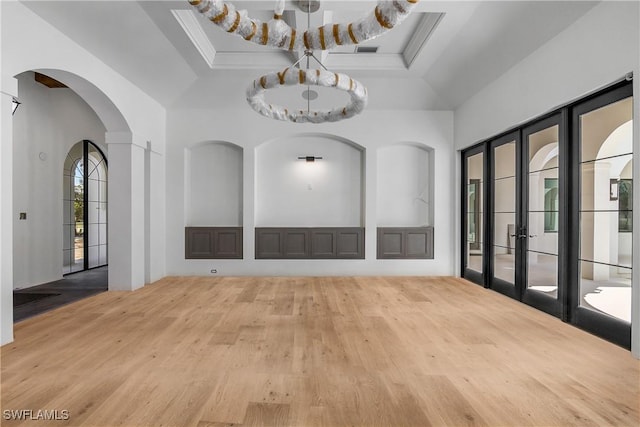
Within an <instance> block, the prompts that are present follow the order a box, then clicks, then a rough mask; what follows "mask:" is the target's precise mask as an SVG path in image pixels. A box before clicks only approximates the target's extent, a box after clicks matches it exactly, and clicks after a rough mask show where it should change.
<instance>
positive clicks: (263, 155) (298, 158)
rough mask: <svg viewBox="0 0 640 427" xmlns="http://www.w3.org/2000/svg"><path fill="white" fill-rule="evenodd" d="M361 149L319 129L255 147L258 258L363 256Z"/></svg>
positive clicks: (360, 257) (362, 152) (358, 257)
mask: <svg viewBox="0 0 640 427" xmlns="http://www.w3.org/2000/svg"><path fill="white" fill-rule="evenodd" d="M363 154H364V150H363V148H362V147H360V146H359V145H357V144H355V143H353V142H351V141H348V140H346V139H343V138H340V137H336V136H332V135H323V134H305V135H294V136H288V137H283V138H279V139H276V140H272V141H268V142H266V143H264V144H262V145H261V146H259V147H258V148H257V149H256V174H255V179H256V186H255V194H256V196H255V223H256V230H255V232H256V254H255V256H256V258H257V259H294V258H297V259H310V258H318V259H340V258H351V259H362V258H364V228H362V223H363V219H362V212H363V208H362V204H363V201H364V180H363Z"/></svg>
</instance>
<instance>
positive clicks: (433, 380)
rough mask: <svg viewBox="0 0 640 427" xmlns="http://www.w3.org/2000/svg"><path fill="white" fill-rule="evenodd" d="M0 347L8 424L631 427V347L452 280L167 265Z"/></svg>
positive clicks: (635, 414) (636, 365)
mask: <svg viewBox="0 0 640 427" xmlns="http://www.w3.org/2000/svg"><path fill="white" fill-rule="evenodd" d="M1 357H2V359H1V364H2V378H1V384H2V390H1V397H2V400H1V409H2V417H3V419H2V420H1V421H0V423H1V424H2V425H3V426H5V425H6V426H17V425H37V426H45V425H46V426H49V425H54V426H154V427H155V426H190V427H218V426H230V425H234V426H243V427H248V426H310V427H313V426H467V425H477V426H563V427H564V426H606V425H616V426H638V425H640V420H639V419H640V416H639V408H638V406H639V401H640V390H639V389H640V362H639V361H638V360H635V359H633V358H632V356H631V354H630V353H629V352H628V351H626V350H624V349H622V348H619V347H617V346H615V345H613V344H610V343H608V342H605V341H603V340H601V339H599V338H596V337H594V336H592V335H589V334H588V333H586V332H583V331H581V330H579V329H577V328H574V327H572V326H570V325H566V324H563V323H562V322H560V321H559V320H558V319H555V318H553V317H550V316H548V315H546V314H544V313H542V312H539V311H537V310H535V309H532V308H530V307H527V306H525V305H523V304H520V303H517V302H515V301H512V300H510V299H508V298H506V297H504V296H502V295H499V294H497V293H494V292H492V291H488V290H485V289H482V288H480V287H479V286H477V285H473V284H470V283H468V282H466V281H464V280H461V279H456V278H446V277H445V278H406V277H395V278H388V277H361V278H344V277H342V278H338V277H324V278H323V277H319V278H298V277H292V278H268V277H267V278H245V277H242V278H241V277H229V278H202V277H186V278H185V277H180V278H178V277H175V278H166V279H163V280H161V281H159V282H157V283H155V284H153V285H149V286H146V287H144V288H143V289H140V290H138V291H135V292H129V293H127V292H107V293H103V294H100V295H97V296H94V297H91V298H89V299H86V300H83V301H80V302H76V303H73V304H71V305H68V306H65V307H62V308H60V309H57V310H55V311H52V312H48V313H45V314H43V315H41V316H38V317H35V318H31V319H28V320H25V321H23V322H20V323H18V324H17V325H16V339H15V342H14V343H11V344H8V345H5V346H3V347H2V350H1ZM27 409H30V410H33V413H32V417H35V415H37V411H38V410H50V411H52V410H58V411H62V410H67V411H68V414H69V419H68V420H58V421H42V420H40V421H37V420H26V421H24V420H23V421H17V420H7V419H6V415H7V412H6V411H9V410H27Z"/></svg>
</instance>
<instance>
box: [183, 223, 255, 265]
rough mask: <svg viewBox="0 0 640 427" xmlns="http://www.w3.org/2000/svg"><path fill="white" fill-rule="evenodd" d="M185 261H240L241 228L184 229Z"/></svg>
mask: <svg viewBox="0 0 640 427" xmlns="http://www.w3.org/2000/svg"><path fill="white" fill-rule="evenodd" d="M184 231H185V245H184V248H185V251H184V257H185V259H242V227H185V229H184Z"/></svg>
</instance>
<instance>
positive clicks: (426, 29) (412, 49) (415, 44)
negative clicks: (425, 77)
mask: <svg viewBox="0 0 640 427" xmlns="http://www.w3.org/2000/svg"><path fill="white" fill-rule="evenodd" d="M444 15H445V14H444V13H434V12H431V13H425V14H424V16H423V17H422V19H421V20H420V23H419V24H418V28H416V31H415V33H414V35H413V37H412V38H411V40H409V43H407V46H406V47H405V49H404V52H403V56H404V61H405V63H406V64H407V68H411V66H412V65H413V63H414V61H415V60H416V58H417V57H418V55H419V54H420V52H422V49H423V48H424V47H425V45H426V44H427V41H429V39H430V38H431V35H432V34H433V32H434V31H435V29H436V27H437V26H438V24H439V23H440V22H441V21H442V18H443V17H444Z"/></svg>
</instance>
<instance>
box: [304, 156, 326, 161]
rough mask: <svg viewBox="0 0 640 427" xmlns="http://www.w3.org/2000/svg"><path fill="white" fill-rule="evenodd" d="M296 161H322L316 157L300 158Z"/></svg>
mask: <svg viewBox="0 0 640 427" xmlns="http://www.w3.org/2000/svg"><path fill="white" fill-rule="evenodd" d="M298 160H305V161H307V162H315V161H316V160H322V157H318V156H300V157H298Z"/></svg>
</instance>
